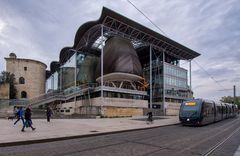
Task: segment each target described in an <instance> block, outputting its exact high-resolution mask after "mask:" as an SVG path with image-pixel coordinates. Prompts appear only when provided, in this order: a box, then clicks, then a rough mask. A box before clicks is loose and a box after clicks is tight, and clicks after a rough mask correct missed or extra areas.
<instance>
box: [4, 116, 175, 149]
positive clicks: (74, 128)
mask: <svg viewBox="0 0 240 156" xmlns="http://www.w3.org/2000/svg"><path fill="white" fill-rule="evenodd" d="M14 121H15V120H14ZM14 121H12V120H7V119H0V123H1V129H0V146H8V145H19V144H21V143H23V144H24V143H25V144H26V143H28V142H29V143H34V141H36V142H38V141H41V142H44V141H52V140H61V139H67V138H74V137H76V138H77V137H84V136H91V135H100V134H107V133H114V132H121V131H129V130H134V129H144V128H152V127H159V126H166V125H172V124H178V123H179V120H178V117H177V116H167V117H155V120H154V123H152V124H147V122H146V116H145V117H142V116H140V117H133V118H102V119H52V120H51V122H49V123H48V122H47V120H46V119H33V127H36V130H35V131H32V130H31V128H26V129H25V132H21V128H22V122H21V121H19V122H18V123H17V125H15V126H13V123H14Z"/></svg>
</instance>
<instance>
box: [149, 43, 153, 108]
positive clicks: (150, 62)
mask: <svg viewBox="0 0 240 156" xmlns="http://www.w3.org/2000/svg"><path fill="white" fill-rule="evenodd" d="M149 55H150V61H149V62H150V72H149V74H150V78H149V79H150V81H149V83H150V109H152V45H150V54H149Z"/></svg>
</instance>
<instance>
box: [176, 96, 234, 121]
mask: <svg viewBox="0 0 240 156" xmlns="http://www.w3.org/2000/svg"><path fill="white" fill-rule="evenodd" d="M237 113H238V107H237V105H236V104H230V103H220V102H219V103H217V102H214V101H211V100H205V99H192V100H188V101H184V102H183V103H182V104H181V107H180V111H179V120H180V122H181V123H182V124H183V125H206V124H210V123H214V122H217V121H221V120H224V119H227V118H232V117H236V116H237Z"/></svg>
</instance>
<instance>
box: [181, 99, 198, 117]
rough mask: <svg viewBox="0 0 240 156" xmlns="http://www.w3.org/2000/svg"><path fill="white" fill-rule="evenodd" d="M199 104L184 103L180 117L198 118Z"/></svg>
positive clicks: (195, 102) (192, 102)
mask: <svg viewBox="0 0 240 156" xmlns="http://www.w3.org/2000/svg"><path fill="white" fill-rule="evenodd" d="M198 110H199V104H198V103H197V101H187V102H183V103H182V105H181V110H180V115H181V116H185V117H195V116H198Z"/></svg>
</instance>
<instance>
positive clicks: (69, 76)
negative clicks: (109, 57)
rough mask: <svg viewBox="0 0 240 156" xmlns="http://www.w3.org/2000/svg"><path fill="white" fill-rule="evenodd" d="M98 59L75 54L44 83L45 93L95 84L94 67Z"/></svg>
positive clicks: (84, 54) (90, 55)
mask: <svg viewBox="0 0 240 156" xmlns="http://www.w3.org/2000/svg"><path fill="white" fill-rule="evenodd" d="M98 61H99V57H97V56H95V55H92V54H87V53H84V52H79V51H78V52H76V53H75V54H74V55H73V56H72V57H71V58H70V59H69V60H68V61H67V62H66V63H65V64H64V65H62V66H61V67H60V68H59V69H58V70H57V71H56V72H55V73H53V74H52V75H51V76H50V77H49V78H48V79H47V81H46V92H49V91H53V90H71V89H73V88H75V87H77V86H79V85H83V84H87V83H95V82H96V75H95V73H96V66H97V64H98Z"/></svg>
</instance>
